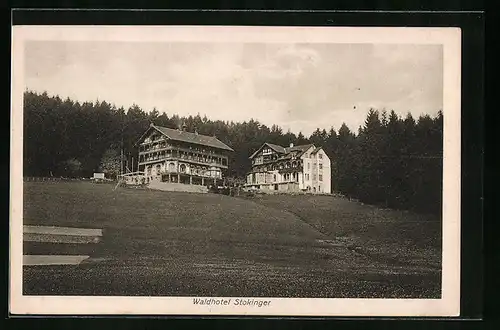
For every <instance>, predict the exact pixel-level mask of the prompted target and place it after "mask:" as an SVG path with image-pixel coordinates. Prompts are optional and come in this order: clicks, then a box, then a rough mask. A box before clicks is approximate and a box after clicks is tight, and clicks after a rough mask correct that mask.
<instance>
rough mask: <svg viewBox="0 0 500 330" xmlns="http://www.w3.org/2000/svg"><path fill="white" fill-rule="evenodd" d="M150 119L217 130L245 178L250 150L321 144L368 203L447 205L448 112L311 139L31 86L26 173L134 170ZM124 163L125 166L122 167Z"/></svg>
mask: <svg viewBox="0 0 500 330" xmlns="http://www.w3.org/2000/svg"><path fill="white" fill-rule="evenodd" d="M150 123H154V124H156V125H159V126H165V127H171V128H178V127H179V125H180V124H181V123H184V124H185V125H186V126H187V130H188V131H191V132H194V131H195V130H196V131H198V133H200V134H204V135H215V136H217V138H218V139H220V140H221V141H223V142H224V143H226V144H227V145H229V146H231V147H232V148H233V149H234V150H235V152H234V153H233V154H232V156H231V158H230V159H229V166H230V172H229V173H228V175H229V176H230V177H233V178H241V179H243V178H244V176H245V173H246V172H247V171H248V169H249V168H250V161H249V159H248V157H249V155H250V154H251V153H252V152H253V151H255V150H256V149H257V148H259V147H260V146H261V145H262V144H263V143H264V142H270V143H275V144H279V145H283V146H286V145H288V144H290V143H294V144H295V145H298V144H305V143H314V144H316V145H317V146H323V148H324V149H325V151H326V153H327V154H328V155H329V157H330V159H331V161H332V186H333V187H332V190H333V191H336V192H340V193H342V194H344V195H346V196H349V197H352V198H356V199H359V200H361V201H364V202H366V203H371V204H376V205H382V206H386V207H391V208H401V209H412V210H416V211H421V212H432V213H437V212H439V211H440V209H441V187H442V131H443V116H442V113H441V112H439V114H438V115H437V116H436V117H434V118H432V117H430V116H428V115H425V116H420V117H419V118H418V119H414V118H413V117H412V116H411V114H408V115H407V116H406V117H405V118H401V117H399V116H397V115H396V113H395V112H394V111H391V112H390V113H387V112H386V111H385V110H383V111H382V112H379V111H378V110H374V109H371V110H370V111H369V113H368V116H367V118H366V120H365V123H364V125H363V126H362V127H360V128H359V130H358V132H357V133H355V132H352V131H351V130H350V129H349V128H348V127H347V126H346V125H345V124H342V125H341V127H340V128H339V130H338V131H336V130H335V129H334V128H333V127H332V128H330V129H329V130H328V131H327V130H326V129H320V128H318V129H316V131H314V132H313V133H312V134H311V136H309V137H305V136H304V135H303V134H302V133H299V134H298V135H296V134H294V133H291V132H283V130H282V129H281V128H280V127H279V126H278V125H273V126H271V127H268V126H266V125H263V124H261V123H259V122H258V121H256V120H250V121H246V122H243V123H235V122H228V121H221V120H210V119H209V118H207V117H206V116H203V117H202V116H200V115H197V116H189V117H179V116H178V115H175V114H172V115H170V116H169V115H167V114H166V113H162V114H160V113H159V111H158V110H156V109H153V110H151V111H149V112H147V111H144V110H142V109H141V108H140V107H138V106H137V105H133V106H131V107H130V108H128V109H124V108H123V107H120V108H117V107H115V106H114V105H112V104H109V103H107V102H105V101H95V102H84V103H79V102H74V101H72V100H70V99H65V100H63V99H61V98H59V97H58V96H56V97H53V96H49V95H47V94H46V93H43V94H37V93H34V92H30V91H27V92H25V95H24V175H25V176H68V177H76V176H79V177H82V176H83V177H89V176H91V175H92V173H93V172H96V171H106V172H108V173H110V174H111V175H116V174H117V173H118V172H119V169H120V165H119V164H120V159H121V158H120V157H121V156H120V153H121V150H123V157H124V158H123V159H124V164H126V167H127V168H128V169H129V170H132V169H137V148H136V147H135V145H134V144H135V142H137V140H138V139H139V137H140V136H141V135H142V133H144V131H145V130H146V129H147V128H148V126H149V124H150ZM116 166H118V167H116Z"/></svg>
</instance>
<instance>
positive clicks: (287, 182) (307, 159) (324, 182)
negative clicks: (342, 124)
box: [246, 143, 332, 194]
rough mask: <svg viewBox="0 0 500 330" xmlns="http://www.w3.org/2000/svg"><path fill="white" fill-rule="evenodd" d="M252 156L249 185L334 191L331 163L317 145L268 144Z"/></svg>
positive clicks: (293, 189) (256, 187) (266, 188)
mask: <svg viewBox="0 0 500 330" xmlns="http://www.w3.org/2000/svg"><path fill="white" fill-rule="evenodd" d="M250 159H251V161H252V169H251V171H250V172H249V173H248V174H247V183H246V187H248V188H253V189H259V190H263V191H269V190H271V191H279V192H299V191H303V192H311V193H319V194H329V193H331V186H332V182H331V162H330V158H329V157H328V156H327V154H326V153H325V151H324V150H323V148H321V147H316V146H314V145H313V144H306V145H300V146H294V145H293V144H290V146H289V147H286V148H285V147H282V146H279V145H276V144H271V143H264V144H263V145H262V146H261V147H260V148H259V149H257V151H255V152H254V153H253V154H252V155H251V156H250Z"/></svg>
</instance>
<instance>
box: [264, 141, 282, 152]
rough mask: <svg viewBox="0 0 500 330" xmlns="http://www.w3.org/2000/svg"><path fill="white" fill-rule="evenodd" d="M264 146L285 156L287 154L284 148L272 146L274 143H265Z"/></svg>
mask: <svg viewBox="0 0 500 330" xmlns="http://www.w3.org/2000/svg"><path fill="white" fill-rule="evenodd" d="M264 145H267V146H268V147H269V148H271V149H273V150H274V151H276V152H277V153H280V154H284V153H286V150H285V149H286V148H283V147H282V146H279V145H277V144H272V143H267V142H266V143H264Z"/></svg>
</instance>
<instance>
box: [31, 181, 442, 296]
mask: <svg viewBox="0 0 500 330" xmlns="http://www.w3.org/2000/svg"><path fill="white" fill-rule="evenodd" d="M295 203H296V204H297V205H300V204H299V203H298V201H296V202H295ZM285 205H286V204H283V201H281V202H279V203H275V204H273V205H269V206H267V205H264V204H263V201H254V200H245V199H241V198H233V197H229V196H223V195H214V194H192V193H181V192H163V191H154V190H139V189H117V190H116V191H114V190H113V186H112V185H104V184H103V185H95V184H90V183H25V186H24V224H25V225H55V226H69V227H85V228H100V229H103V239H102V242H101V243H99V244H97V245H96V248H95V249H93V250H92V251H90V256H91V258H90V261H89V262H86V263H85V264H81V265H78V266H76V267H63V266H61V267H57V266H54V267H52V266H33V267H25V268H24V276H25V277H24V292H25V294H54V293H56V294H90V295H184V296H186V295H187V296H189V295H194V296H276V297H279V296H282V297H283V296H284V297H438V296H439V294H440V272H439V271H438V270H436V269H434V268H433V267H424V266H425V265H422V264H418V265H416V264H415V265H412V264H407V265H404V266H402V265H395V264H393V263H391V262H387V261H386V260H383V259H380V258H372V257H371V256H369V255H366V254H362V253H358V252H357V251H355V250H353V249H352V248H350V247H349V246H348V245H347V244H345V243H344V242H342V241H338V240H334V239H332V237H333V236H332V235H331V233H327V232H325V231H320V230H318V229H317V228H316V227H315V224H314V223H311V222H308V221H309V220H308V221H305V220H304V216H305V215H304V214H301V215H297V214H294V213H293V212H291V211H294V210H295V211H297V209H296V208H295V209H293V208H292V206H291V205H289V206H287V207H283V206H285ZM296 207H298V206H296ZM295 211H294V212H295ZM318 215H319V214H318ZM311 219H312V218H311ZM53 248H54V249H56V250H57V249H60V248H62V247H61V246H55V247H53ZM37 249H39V247H36V246H35V247H34V246H30V245H29V244H25V253H26V252H29V253H33V254H36V253H37ZM44 253H45V252H44ZM42 279H43V280H42Z"/></svg>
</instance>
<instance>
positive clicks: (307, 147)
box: [285, 144, 314, 157]
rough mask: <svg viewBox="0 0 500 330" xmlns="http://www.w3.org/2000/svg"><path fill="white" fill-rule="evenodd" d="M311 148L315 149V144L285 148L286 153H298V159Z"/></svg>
mask: <svg viewBox="0 0 500 330" xmlns="http://www.w3.org/2000/svg"><path fill="white" fill-rule="evenodd" d="M311 147H312V148H314V144H303V145H300V146H293V147H288V148H285V150H286V153H289V152H292V151H298V153H297V157H300V156H302V154H303V153H304V152H306V151H307V150H309V149H310V148H311Z"/></svg>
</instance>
